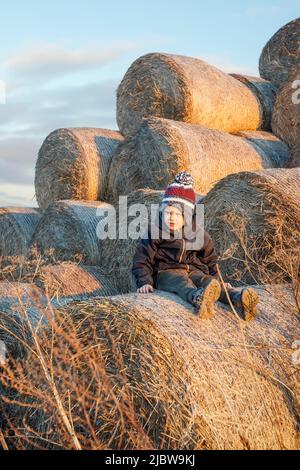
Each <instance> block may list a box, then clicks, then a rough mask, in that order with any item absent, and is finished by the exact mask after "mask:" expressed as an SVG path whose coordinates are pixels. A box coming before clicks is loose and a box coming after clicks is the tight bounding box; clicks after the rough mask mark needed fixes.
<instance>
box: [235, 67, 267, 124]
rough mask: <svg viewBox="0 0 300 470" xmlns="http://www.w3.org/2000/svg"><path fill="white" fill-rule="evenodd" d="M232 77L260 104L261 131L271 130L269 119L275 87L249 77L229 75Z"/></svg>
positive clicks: (262, 80)
mask: <svg viewBox="0 0 300 470" xmlns="http://www.w3.org/2000/svg"><path fill="white" fill-rule="evenodd" d="M230 75H231V76H232V77H234V78H236V79H237V80H239V81H240V82H242V83H244V84H245V85H246V86H247V87H248V88H250V90H251V91H252V92H253V93H254V94H255V96H256V97H257V99H258V101H259V102H260V104H261V107H260V111H261V118H260V119H261V122H262V125H261V126H260V127H261V128H262V129H264V130H266V131H269V130H271V117H272V111H273V106H274V101H275V97H276V88H275V86H274V85H273V84H272V83H271V82H269V81H267V80H264V79H263V78H260V77H251V76H249V75H240V74H238V73H231V74H230Z"/></svg>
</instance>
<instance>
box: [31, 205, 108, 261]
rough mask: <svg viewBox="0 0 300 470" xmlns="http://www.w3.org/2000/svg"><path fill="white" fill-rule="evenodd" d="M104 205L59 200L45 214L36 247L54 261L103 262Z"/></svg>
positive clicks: (34, 244) (37, 236) (35, 238)
mask: <svg viewBox="0 0 300 470" xmlns="http://www.w3.org/2000/svg"><path fill="white" fill-rule="evenodd" d="M107 207H110V205H109V204H107V203H104V202H86V201H58V202H56V203H54V204H52V205H51V206H49V207H48V209H47V210H46V211H45V213H44V215H43V217H42V219H41V221H40V223H39V225H38V227H37V229H36V231H35V234H34V237H33V239H32V246H35V247H36V248H37V250H38V252H39V253H40V254H41V255H43V256H44V257H46V258H49V259H50V261H51V262H53V260H56V261H58V260H59V261H73V260H76V259H77V260H78V261H82V262H84V263H86V264H91V265H95V264H98V263H99V262H100V258H99V239H98V237H97V225H98V224H99V222H100V221H101V216H102V215H103V214H102V210H106V208H107Z"/></svg>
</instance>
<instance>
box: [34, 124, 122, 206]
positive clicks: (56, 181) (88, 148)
mask: <svg viewBox="0 0 300 470" xmlns="http://www.w3.org/2000/svg"><path fill="white" fill-rule="evenodd" d="M122 140H123V137H122V136H121V134H120V133H119V132H116V131H111V130H108V129H97V128H88V127H83V128H69V129H57V130H55V131H53V132H52V133H51V134H50V135H49V136H48V137H47V138H46V139H45V141H44V143H43V145H42V147H41V149H40V151H39V154H38V159H37V162H36V168H35V192H36V197H37V201H38V204H39V206H40V208H41V209H43V210H44V209H46V208H47V207H48V206H49V204H51V203H53V202H55V201H59V200H62V199H79V200H86V201H97V200H98V201H99V200H104V199H105V193H106V180H107V174H108V170H109V166H110V163H111V159H112V157H113V154H114V152H115V150H116V148H117V146H118V144H119V142H121V141H122Z"/></svg>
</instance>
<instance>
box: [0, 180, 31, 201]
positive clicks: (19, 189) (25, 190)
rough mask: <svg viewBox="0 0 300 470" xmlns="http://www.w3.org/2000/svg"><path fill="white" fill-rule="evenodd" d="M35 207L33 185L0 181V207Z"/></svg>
mask: <svg viewBox="0 0 300 470" xmlns="http://www.w3.org/2000/svg"><path fill="white" fill-rule="evenodd" d="M7 206H20V207H23V206H26V207H37V202H36V200H35V197H34V187H33V185H25V184H11V183H5V184H3V183H1V185H0V207H7Z"/></svg>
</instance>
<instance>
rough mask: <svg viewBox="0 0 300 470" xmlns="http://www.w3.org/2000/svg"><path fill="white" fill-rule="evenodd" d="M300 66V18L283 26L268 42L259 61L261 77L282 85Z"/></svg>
mask: <svg viewBox="0 0 300 470" xmlns="http://www.w3.org/2000/svg"><path fill="white" fill-rule="evenodd" d="M299 66H300V18H296V19H295V20H293V21H290V22H289V23H287V24H286V25H284V26H282V28H280V29H279V30H278V31H277V32H276V33H275V34H274V35H273V36H272V37H271V39H270V40H269V41H268V42H267V44H266V45H265V47H264V48H263V50H262V53H261V56H260V59H259V73H260V75H261V77H263V78H265V79H266V80H270V81H271V82H273V83H274V84H275V85H276V86H280V85H282V84H283V83H284V82H285V81H286V80H287V78H288V76H289V75H290V74H291V73H292V72H293V70H294V69H295V68H296V67H299Z"/></svg>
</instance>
